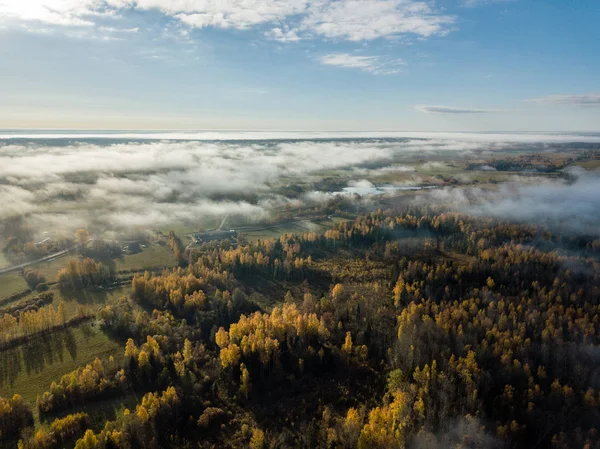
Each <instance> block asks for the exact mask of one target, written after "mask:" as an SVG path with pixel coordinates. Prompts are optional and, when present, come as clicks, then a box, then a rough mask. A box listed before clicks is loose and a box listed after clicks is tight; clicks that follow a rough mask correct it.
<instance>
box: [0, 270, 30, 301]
mask: <svg viewBox="0 0 600 449" xmlns="http://www.w3.org/2000/svg"><path fill="white" fill-rule="evenodd" d="M28 288H29V287H28V286H27V282H25V279H23V276H21V275H20V274H19V273H8V274H4V275H2V276H0V298H6V297H8V296H10V295H14V294H15V293H19V292H22V291H23V290H27V289H28Z"/></svg>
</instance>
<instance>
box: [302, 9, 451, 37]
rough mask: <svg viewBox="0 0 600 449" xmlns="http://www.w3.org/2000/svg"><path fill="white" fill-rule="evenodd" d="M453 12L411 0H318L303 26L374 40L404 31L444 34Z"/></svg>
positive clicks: (328, 34)
mask: <svg viewBox="0 0 600 449" xmlns="http://www.w3.org/2000/svg"><path fill="white" fill-rule="evenodd" d="M454 21H455V19H454V17H452V16H447V15H442V14H439V13H437V12H436V11H435V10H434V9H433V8H432V7H431V6H430V5H429V3H427V2H420V1H412V0H348V1H320V2H319V1H315V2H313V3H312V4H311V7H310V8H309V9H308V15H307V17H305V18H304V19H303V21H302V28H303V29H306V30H309V31H311V32H314V33H316V34H319V35H321V36H324V37H328V38H337V39H346V40H350V41H363V40H373V39H377V38H381V37H386V38H387V37H393V36H397V35H402V34H414V35H417V36H421V37H429V36H434V35H439V34H445V33H446V32H447V31H448V27H449V26H450V25H452V24H453V23H454Z"/></svg>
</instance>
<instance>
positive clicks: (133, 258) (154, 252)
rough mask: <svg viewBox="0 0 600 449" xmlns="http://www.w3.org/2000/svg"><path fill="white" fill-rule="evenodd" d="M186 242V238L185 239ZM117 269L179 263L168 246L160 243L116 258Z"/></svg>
mask: <svg viewBox="0 0 600 449" xmlns="http://www.w3.org/2000/svg"><path fill="white" fill-rule="evenodd" d="M184 244H186V243H185V240H184ZM114 263H115V269H116V270H117V271H121V270H134V269H138V270H142V269H144V268H151V267H157V266H164V267H174V266H176V265H177V261H176V260H175V256H174V255H173V252H172V251H171V249H170V248H169V247H168V246H166V245H165V246H161V245H158V244H152V245H148V247H147V248H144V249H143V251H142V252H139V253H137V254H127V255H124V256H122V257H120V258H118V259H114Z"/></svg>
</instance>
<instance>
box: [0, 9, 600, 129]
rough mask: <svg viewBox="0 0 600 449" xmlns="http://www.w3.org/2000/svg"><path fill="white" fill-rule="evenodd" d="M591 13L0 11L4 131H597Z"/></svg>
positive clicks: (597, 34)
mask: <svg viewBox="0 0 600 449" xmlns="http://www.w3.org/2000/svg"><path fill="white" fill-rule="evenodd" d="M599 20H600V2H598V1H592V0H570V1H568V0H437V1H418V0H137V1H135V0H0V129H27V128H57V129H90V130H92V129H198V130H202V129H218V130H298V131H302V130H311V131H554V132H558V131H600V58H598V54H600V27H598V26H597V23H598V21H599Z"/></svg>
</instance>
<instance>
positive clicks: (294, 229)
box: [242, 217, 343, 242]
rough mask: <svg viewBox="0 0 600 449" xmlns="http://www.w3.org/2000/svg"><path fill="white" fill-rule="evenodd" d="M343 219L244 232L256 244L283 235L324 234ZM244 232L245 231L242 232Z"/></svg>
mask: <svg viewBox="0 0 600 449" xmlns="http://www.w3.org/2000/svg"><path fill="white" fill-rule="evenodd" d="M339 220H343V219H337V218H335V217H333V218H331V219H329V220H324V221H309V220H306V221H300V222H295V223H285V224H282V225H280V226H274V227H269V228H268V229H262V230H259V231H250V232H244V234H246V238H247V239H248V241H250V242H255V241H257V240H259V239H260V240H264V239H270V238H275V239H276V238H279V237H280V236H281V235H282V234H285V233H294V234H303V233H306V232H317V233H319V232H323V231H325V230H326V229H329V228H330V227H331V226H333V225H334V224H335V223H336V222H337V221H339ZM242 232H243V231H242Z"/></svg>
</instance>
